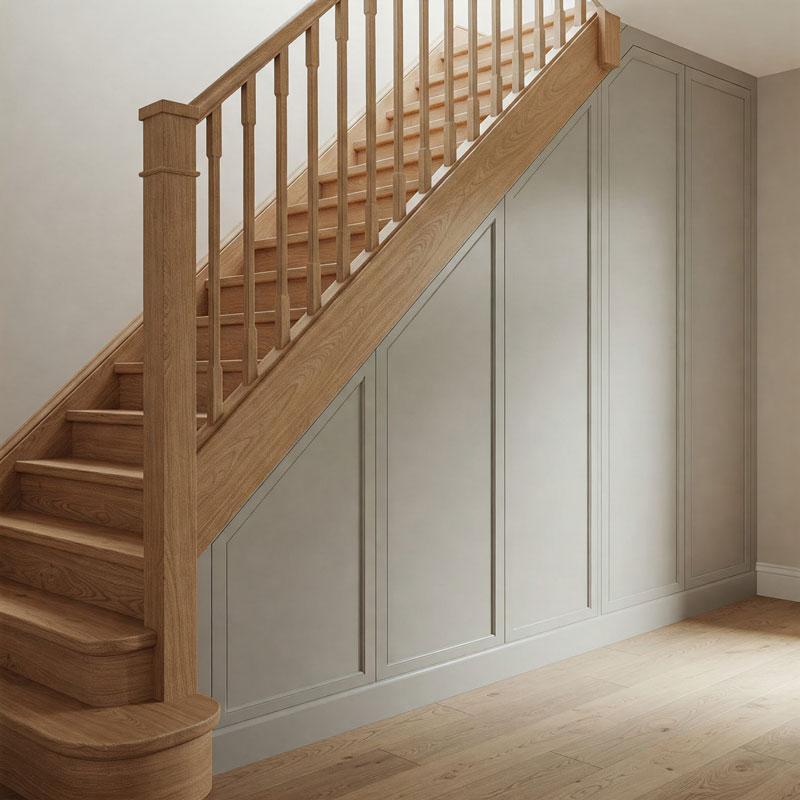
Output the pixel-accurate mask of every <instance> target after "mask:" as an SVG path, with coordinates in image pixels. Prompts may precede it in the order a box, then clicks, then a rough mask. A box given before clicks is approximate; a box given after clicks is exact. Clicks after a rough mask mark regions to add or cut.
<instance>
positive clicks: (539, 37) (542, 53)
mask: <svg viewBox="0 0 800 800" xmlns="http://www.w3.org/2000/svg"><path fill="white" fill-rule="evenodd" d="M535 3H536V5H535V11H534V38H533V67H534V69H541V68H542V67H543V66H544V61H545V57H546V56H547V45H546V42H545V36H544V0H535Z"/></svg>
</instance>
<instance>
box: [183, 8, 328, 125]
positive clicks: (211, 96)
mask: <svg viewBox="0 0 800 800" xmlns="http://www.w3.org/2000/svg"><path fill="white" fill-rule="evenodd" d="M336 2H337V0H313V2H311V3H309V4H308V5H307V6H306V7H305V8H303V9H302V10H300V11H298V12H297V14H295V15H294V16H293V17H292V18H291V19H290V20H289V21H288V22H287V23H286V24H285V25H283V26H282V27H281V28H279V29H278V30H277V31H275V33H273V34H272V36H268V37H267V38H266V39H264V41H263V42H261V44H259V45H257V46H256V47H254V48H253V49H252V50H251V51H250V52H249V53H248V54H247V55H246V56H245V57H244V58H242V59H240V60H239V61H237V62H236V63H235V64H234V65H233V66H232V67H231V68H230V69H229V70H228V71H227V72H226V73H225V74H224V75H222V76H221V77H220V78H217V80H215V81H214V83H212V84H211V86H209V87H208V88H207V89H206V90H205V91H203V92H200V94H199V95H197V97H195V98H194V100H192V102H191V105H193V106H195V107H197V109H198V113H199V115H200V119H202V118H203V117H205V116H207V115H208V114H209V113H211V111H213V110H214V109H215V108H216V107H217V106H218V105H221V104H222V103H223V102H224V101H225V100H227V99H228V98H229V97H230V96H231V95H232V94H233V93H234V92H236V91H238V90H239V89H240V88H241V86H242V84H243V83H244V82H245V81H246V80H247V79H248V78H249V77H250V76H251V75H255V74H256V73H257V72H259V71H260V70H261V69H263V68H264V67H265V66H266V65H267V64H269V63H270V61H273V60H274V59H275V58H276V56H278V55H279V54H280V53H281V52H282V51H283V50H285V49H286V48H287V47H288V46H289V45H290V44H291V43H292V42H293V41H294V40H295V39H297V38H299V37H300V36H302V35H303V34H304V33H305V32H306V31H307V30H308V29H309V28H310V27H311V26H312V25H313V24H314V23H315V22H317V21H318V20H319V18H320V17H321V16H322V15H323V14H324V13H325V12H326V11H327V10H328V9H330V8H333V7H334V6H335V5H336Z"/></svg>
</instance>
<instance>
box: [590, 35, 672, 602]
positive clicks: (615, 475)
mask: <svg viewBox="0 0 800 800" xmlns="http://www.w3.org/2000/svg"><path fill="white" fill-rule="evenodd" d="M683 70H684V67H683V66H682V65H680V64H678V63H676V62H674V61H671V60H669V59H667V58H663V57H661V56H658V55H655V54H653V53H649V52H647V51H644V50H640V49H639V48H633V49H632V50H630V51H629V52H628V54H627V55H626V56H625V58H624V60H623V62H622V64H621V66H620V68H619V69H618V70H617V71H616V72H615V73H612V75H611V76H609V78H608V79H607V80H606V81H605V82H604V83H603V139H604V142H606V143H607V146H606V149H605V151H604V153H603V184H604V191H605V197H604V203H603V216H604V228H603V235H604V263H603V286H604V319H605V330H604V358H603V377H604V384H605V386H604V389H605V392H604V394H605V398H606V418H605V441H604V451H605V464H604V469H605V472H606V475H605V484H606V496H605V503H606V506H605V520H604V523H605V525H604V528H605V530H604V533H605V536H604V576H603V580H604V594H605V596H604V604H603V608H604V610H605V611H610V610H614V609H617V608H622V607H624V606H627V605H631V604H633V603H637V602H641V601H643V600H647V599H652V598H655V597H659V596H661V595H664V594H668V593H670V592H675V591H678V590H679V589H680V588H681V585H682V580H683V575H682V573H683V549H682V548H683V534H682V513H681V494H682V493H681V491H680V487H681V480H682V475H681V466H680V462H681V455H682V454H681V447H680V437H679V426H680V424H681V419H680V410H679V409H680V397H681V391H682V386H681V379H680V370H679V365H680V363H681V349H682V345H683V340H682V336H681V333H680V328H681V313H680V308H681V295H682V289H683V287H682V266H683V258H682V238H681V235H680V231H681V229H682V225H683V218H682V217H683V214H682V186H683Z"/></svg>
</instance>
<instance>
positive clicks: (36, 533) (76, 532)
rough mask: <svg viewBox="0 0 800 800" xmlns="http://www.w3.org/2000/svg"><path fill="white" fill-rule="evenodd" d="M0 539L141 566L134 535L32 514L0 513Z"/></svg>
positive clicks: (139, 543)
mask: <svg viewBox="0 0 800 800" xmlns="http://www.w3.org/2000/svg"><path fill="white" fill-rule="evenodd" d="M0 536H3V537H5V538H11V539H20V540H22V541H25V542H32V543H35V544H42V545H45V546H47V547H52V548H54V549H57V550H66V551H68V552H71V553H78V554H82V555H88V556H91V557H93V558H102V559H103V560H104V561H112V562H114V563H116V564H124V565H126V566H131V567H136V568H139V569H141V568H142V565H143V558H144V546H143V543H142V538H141V536H137V535H136V534H135V533H129V532H127V531H122V530H119V529H118V528H107V527H104V526H102V525H93V524H91V523H89V522H77V521H74V520H70V519H65V518H63V517H52V516H49V515H47V514H39V513H37V512H35V511H6V512H2V513H0Z"/></svg>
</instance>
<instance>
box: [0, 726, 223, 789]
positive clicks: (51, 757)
mask: <svg viewBox="0 0 800 800" xmlns="http://www.w3.org/2000/svg"><path fill="white" fill-rule="evenodd" d="M0 782H2V783H3V784H4V785H6V786H8V787H9V788H11V789H14V790H15V791H17V792H19V793H20V794H23V795H24V796H25V797H27V798H30V800H108V798H112V797H113V798H120V799H121V798H128V800H140V799H141V798H152V800H202V798H204V797H206V796H207V795H208V793H209V792H210V791H211V734H210V733H206V734H204V735H202V736H200V737H198V738H197V739H193V740H192V741H189V742H186V743H184V744H180V745H178V746H177V747H172V748H169V749H168V750H161V751H158V752H156V753H152V754H150V755H146V756H139V757H136V758H126V759H119V760H102V761H90V760H86V759H82V758H68V757H66V756H64V755H62V754H60V753H55V752H53V751H52V750H47V749H46V748H44V747H42V746H41V745H40V744H38V743H37V742H32V741H29V740H27V739H22V738H21V737H20V736H18V735H16V733H15V731H13V730H11V729H9V728H6V727H0Z"/></svg>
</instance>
